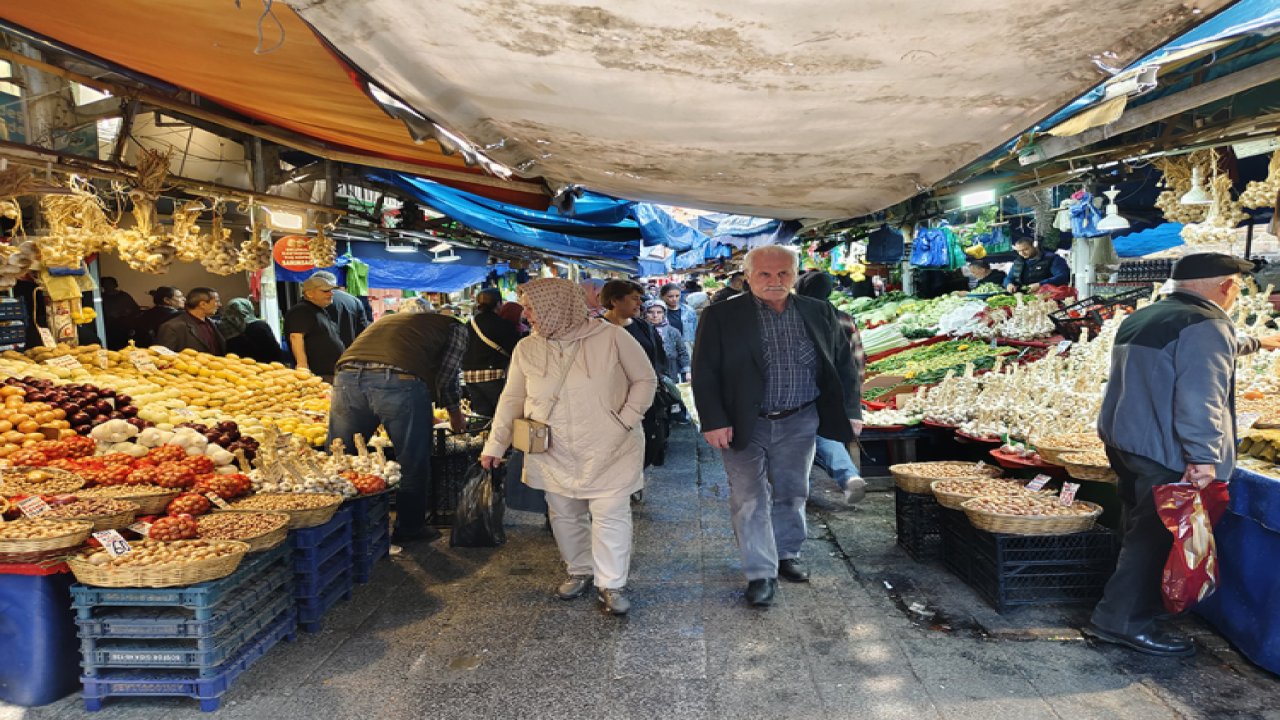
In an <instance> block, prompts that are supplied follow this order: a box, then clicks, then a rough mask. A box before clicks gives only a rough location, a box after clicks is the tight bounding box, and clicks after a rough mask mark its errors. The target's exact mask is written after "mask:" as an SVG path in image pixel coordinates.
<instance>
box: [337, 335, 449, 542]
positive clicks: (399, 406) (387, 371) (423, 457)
mask: <svg viewBox="0 0 1280 720" xmlns="http://www.w3.org/2000/svg"><path fill="white" fill-rule="evenodd" d="M466 351H467V329H466V327H465V326H463V325H462V323H459V322H458V321H456V320H454V319H453V318H449V317H445V316H444V315H440V314H437V313H418V312H399V313H396V314H395V315H384V316H383V317H381V318H379V319H378V321H377V322H375V323H374V324H372V325H370V326H369V327H368V328H367V329H366V330H365V331H364V332H363V333H361V334H360V337H358V338H356V341H355V342H354V343H352V344H351V347H350V348H347V351H346V352H344V353H342V357H341V358H340V359H339V360H338V363H337V375H336V376H335V377H334V381H333V407H332V409H331V410H330V411H329V441H330V442H333V440H335V439H338V440H342V442H343V443H344V444H345V445H346V447H348V448H351V447H354V442H355V436H356V435H357V434H359V435H363V436H364V437H366V438H370V437H373V434H374V433H375V432H376V431H377V429H378V426H379V425H382V426H383V427H384V428H386V430H387V436H388V437H389V438H390V439H391V447H392V448H394V449H395V453H396V460H397V461H398V462H399V463H400V467H401V480H400V488H399V490H398V491H397V492H396V524H395V528H394V530H393V531H392V535H391V541H392V542H394V543H396V544H397V545H403V544H405V543H408V542H414V541H419V540H425V541H428V542H430V541H432V540H435V539H436V538H438V537H440V532H439V531H438V530H436V529H435V528H432V527H431V526H429V525H427V513H428V511H429V510H430V507H431V447H432V429H433V428H434V426H435V421H434V419H433V417H432V412H431V410H432V405H433V404H434V405H436V406H439V407H443V408H445V409H447V410H448V412H449V426H450V427H451V428H452V429H453V431H454V432H462V431H463V430H465V429H466V418H465V417H464V416H463V414H462V407H461V402H462V385H461V383H460V382H459V374H460V372H461V367H462V358H463V356H464V355H465V354H466Z"/></svg>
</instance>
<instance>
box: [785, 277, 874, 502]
mask: <svg viewBox="0 0 1280 720" xmlns="http://www.w3.org/2000/svg"><path fill="white" fill-rule="evenodd" d="M833 289H835V279H834V278H832V277H831V276H830V275H828V274H827V273H825V272H822V271H821V270H811V271H809V272H806V273H805V274H803V275H801V276H800V279H799V280H798V281H796V294H798V295H804V296H805V297H811V298H813V299H815V300H821V301H822V302H825V303H829V302H830V299H829V298H830V297H831V291H832V290H833ZM836 315H837V316H838V318H839V320H840V329H841V330H843V331H844V334H845V336H846V337H847V338H848V339H849V353H850V354H851V355H852V356H853V367H854V378H855V379H856V385H855V387H854V388H853V390H852V392H853V393H854V394H855V395H856V396H857V397H859V398H861V397H862V374H863V371H864V370H865V369H866V365H867V354H866V352H865V351H864V350H863V349H862V335H861V334H860V333H859V332H858V323H857V322H856V321H854V319H853V316H852V315H850V314H849V313H846V312H843V311H840V310H836ZM846 391H848V389H847V388H846ZM813 461H814V462H815V463H816V464H817V465H818V467H820V468H822V469H823V470H824V471H825V472H826V473H827V475H828V476H829V477H830V478H831V479H832V480H835V481H836V485H837V486H839V488H840V492H842V493H844V501H845V503H846V504H849V505H855V504H857V503H859V502H862V500H863V498H865V497H866V496H867V481H866V480H865V479H863V477H862V473H860V472H859V471H858V466H857V464H856V463H854V461H853V456H852V454H851V453H850V452H849V446H848V445H847V444H845V443H842V442H838V441H836V440H832V439H830V438H825V437H822V436H821V435H819V436H818V441H817V447H816V451H815V453H814V456H813Z"/></svg>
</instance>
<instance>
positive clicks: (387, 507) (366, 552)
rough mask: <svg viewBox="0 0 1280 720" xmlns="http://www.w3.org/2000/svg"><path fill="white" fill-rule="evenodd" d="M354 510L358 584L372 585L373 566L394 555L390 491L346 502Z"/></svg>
mask: <svg viewBox="0 0 1280 720" xmlns="http://www.w3.org/2000/svg"><path fill="white" fill-rule="evenodd" d="M347 505H348V506H350V508H351V543H352V553H353V554H352V567H353V573H354V575H355V581H356V582H358V583H362V584H363V583H367V582H369V575H370V573H372V572H373V566H374V565H375V564H376V563H377V562H378V561H379V560H381V559H382V558H384V557H387V555H388V554H389V553H390V552H391V491H384V492H380V493H377V494H374V495H362V496H360V497H357V498H352V499H351V500H348V501H347Z"/></svg>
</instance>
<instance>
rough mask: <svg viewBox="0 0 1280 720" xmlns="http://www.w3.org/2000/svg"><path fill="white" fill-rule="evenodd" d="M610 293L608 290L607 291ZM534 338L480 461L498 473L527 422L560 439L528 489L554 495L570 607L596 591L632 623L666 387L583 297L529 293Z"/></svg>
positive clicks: (531, 460)
mask: <svg viewBox="0 0 1280 720" xmlns="http://www.w3.org/2000/svg"><path fill="white" fill-rule="evenodd" d="M607 287H608V286H607V285H606V288H607ZM520 297H521V300H522V301H523V302H524V304H525V307H526V313H527V315H528V317H529V322H530V323H531V324H532V325H533V335H531V336H530V337H529V338H527V339H526V340H524V341H522V342H521V343H520V344H519V345H517V346H516V351H515V354H514V355H513V357H512V359H511V368H510V371H509V374H508V377H507V387H506V389H505V390H503V391H502V398H501V400H500V401H499V403H498V414H497V416H496V417H495V418H494V421H493V429H492V430H491V431H490V434H489V440H488V442H486V443H485V447H484V450H483V451H482V452H483V454H482V456H481V458H480V461H481V464H482V465H484V466H485V467H488V468H492V467H496V466H497V465H498V463H499V462H501V458H502V455H503V454H504V453H505V452H506V450H507V448H508V447H509V446H510V445H511V438H512V427H513V425H514V422H515V420H516V419H517V418H530V419H533V420H536V421H538V422H544V423H546V424H547V425H548V426H550V429H551V443H550V447H549V448H548V450H547V452H543V453H527V454H526V455H525V459H524V481H525V482H526V483H528V484H529V485H530V486H532V487H534V488H538V489H540V490H545V491H546V498H547V505H548V506H549V507H550V512H551V526H552V529H553V532H554V533H555V538H556V544H557V545H558V546H559V548H560V555H561V557H562V558H563V559H564V561H565V563H566V564H567V565H568V571H569V578H568V579H567V580H566V581H565V582H564V583H562V584H561V585H560V586H559V587H558V588H557V590H556V595H557V596H558V597H560V598H561V599H563V600H571V599H573V598H576V597H580V596H581V595H583V594H584V593H586V592H587V590H588V589H589V588H590V587H591V586H592V584H594V585H595V586H596V589H597V591H598V594H597V596H598V598H599V601H600V603H601V604H602V605H603V606H604V608H605V609H606V610H607V611H608V612H610V613H613V614H615V615H624V614H626V613H627V611H628V610H629V609H630V602H629V600H628V599H627V598H626V596H625V595H624V593H623V590H624V589H625V587H626V584H627V574H628V572H629V568H630V563H631V534H632V533H631V527H632V526H631V504H630V501H629V496H630V494H631V493H633V492H635V491H637V490H639V489H640V488H641V487H643V485H644V475H643V473H642V465H643V455H644V447H643V442H644V440H643V432H642V430H641V428H640V422H641V418H643V417H644V413H645V410H647V409H648V408H649V405H650V403H652V402H653V396H654V389H655V387H656V386H657V378H656V377H655V376H654V373H653V366H652V364H651V363H650V362H649V360H648V358H646V357H645V355H644V352H643V351H642V350H641V349H640V346H639V345H638V344H636V342H635V341H634V340H633V339H632V338H631V337H630V336H629V335H628V334H627V333H626V331H624V330H623V329H622V328H620V327H618V326H616V325H614V324H613V323H604V322H595V321H592V320H591V318H590V315H589V314H588V311H587V303H586V300H585V298H584V297H583V293H582V289H581V288H579V287H578V286H577V285H575V284H574V283H573V282H571V281H569V280H560V279H555V278H543V279H538V280H533V281H531V282H529V283H526V284H524V285H522V286H521V287H520Z"/></svg>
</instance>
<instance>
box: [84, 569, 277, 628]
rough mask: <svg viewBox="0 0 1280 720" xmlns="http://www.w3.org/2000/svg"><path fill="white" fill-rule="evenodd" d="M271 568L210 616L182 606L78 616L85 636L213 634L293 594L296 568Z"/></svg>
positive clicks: (113, 609) (105, 610)
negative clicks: (277, 597) (278, 597)
mask: <svg viewBox="0 0 1280 720" xmlns="http://www.w3.org/2000/svg"><path fill="white" fill-rule="evenodd" d="M272 567H273V569H272V570H271V571H270V572H266V573H264V574H262V575H259V576H256V577H257V579H256V580H255V582H254V583H253V585H251V586H248V587H242V588H240V589H239V590H238V591H236V592H235V594H233V595H231V596H229V597H227V598H226V599H225V600H224V601H223V602H222V603H220V604H219V606H218V612H217V613H216V614H214V616H213V617H210V618H207V619H197V618H196V617H195V616H194V615H193V613H192V611H190V610H188V609H186V608H182V607H153V606H145V607H105V608H101V609H99V610H98V611H96V612H93V613H92V616H91V617H89V618H82V619H78V620H76V624H77V625H79V627H80V637H81V638H82V639H94V640H105V639H113V638H118V639H148V638H175V639H176V638H197V637H211V636H213V635H216V634H218V633H219V632H221V631H222V629H223V628H225V627H227V626H233V625H235V624H236V623H238V622H239V621H240V620H241V619H242V618H243V617H245V616H246V615H248V614H253V613H256V612H257V611H258V610H259V609H260V607H261V606H262V605H263V604H264V603H265V602H267V601H269V600H270V599H271V598H273V597H274V596H275V595H277V594H283V595H285V596H286V597H293V568H292V567H290V566H289V564H288V563H286V562H277V563H275V565H273V566H272Z"/></svg>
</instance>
